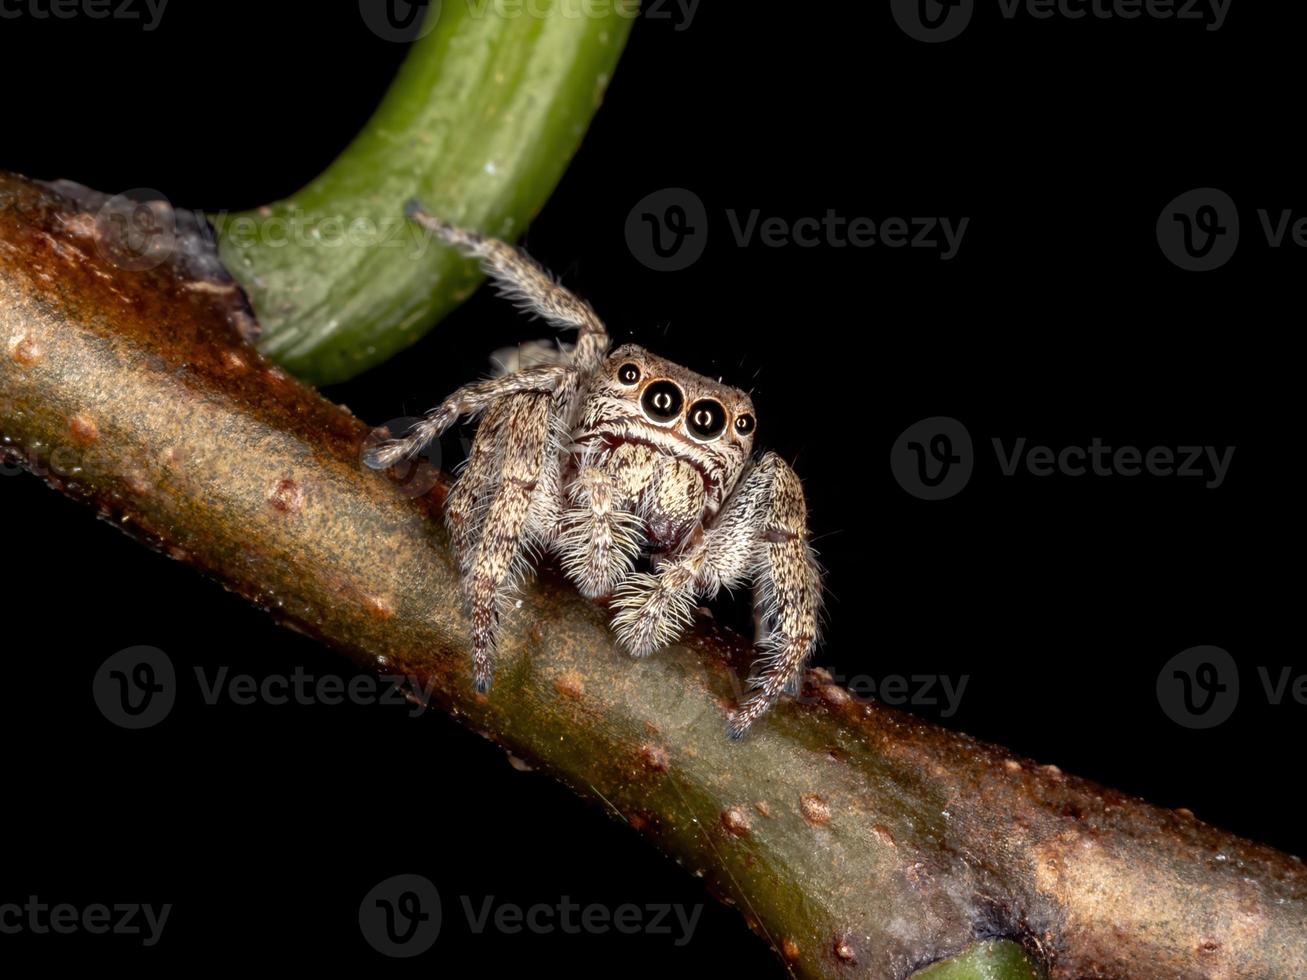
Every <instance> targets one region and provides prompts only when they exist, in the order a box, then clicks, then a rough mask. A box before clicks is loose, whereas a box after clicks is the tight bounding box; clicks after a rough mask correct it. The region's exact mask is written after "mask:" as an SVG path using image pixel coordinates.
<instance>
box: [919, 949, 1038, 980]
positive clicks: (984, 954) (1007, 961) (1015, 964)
mask: <svg viewBox="0 0 1307 980" xmlns="http://www.w3.org/2000/svg"><path fill="white" fill-rule="evenodd" d="M1043 976H1044V973H1043V971H1042V970H1040V969H1039V967H1038V966H1036V964H1035V962H1034V960H1032V959H1031V958H1030V957H1029V956H1027V955H1026V951H1025V950H1024V949H1022V948H1021V945H1020V944H1019V943H1015V942H1013V941H1012V940H1010V939H987V940H985V941H984V942H979V943H976V945H974V946H972V947H970V948H969V949H967V950H965V951H963V952H961V953H959V954H958V955H957V956H951V957H949V958H948V959H946V960H941V961H940V962H938V963H932V964H931V965H930V966H928V967H926V968H925V969H924V970H918V971H917V972H916V973H914V974H912V980H1042V978H1043Z"/></svg>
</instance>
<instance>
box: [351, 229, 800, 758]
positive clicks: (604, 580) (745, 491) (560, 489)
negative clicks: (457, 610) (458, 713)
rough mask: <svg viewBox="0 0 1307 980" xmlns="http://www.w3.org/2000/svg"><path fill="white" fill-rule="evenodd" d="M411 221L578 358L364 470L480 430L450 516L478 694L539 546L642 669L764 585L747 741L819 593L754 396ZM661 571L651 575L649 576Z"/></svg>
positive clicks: (528, 378) (538, 280) (491, 250)
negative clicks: (473, 260) (742, 592)
mask: <svg viewBox="0 0 1307 980" xmlns="http://www.w3.org/2000/svg"><path fill="white" fill-rule="evenodd" d="M409 213H410V216H412V217H413V218H414V219H415V220H417V221H418V222H420V223H421V224H422V225H424V226H425V227H426V228H428V229H430V230H431V231H433V232H435V233H436V234H438V235H439V236H440V237H441V238H443V239H444V240H445V241H447V242H449V243H450V244H452V245H454V246H456V247H458V248H459V249H461V250H462V251H464V252H466V253H468V254H470V255H474V256H476V257H478V258H479V259H480V260H481V261H482V263H483V265H484V266H485V268H486V271H487V272H488V273H489V274H490V275H491V276H492V277H493V278H494V279H496V280H497V281H498V283H499V285H500V287H501V289H502V290H503V291H504V292H505V293H506V294H508V295H509V296H511V297H513V298H514V299H516V300H518V301H519V302H520V303H521V304H522V305H523V306H524V307H525V308H526V309H528V310H530V311H532V312H535V313H538V314H539V315H541V316H543V317H544V318H545V319H547V320H549V321H550V322H552V323H553V324H554V325H555V326H558V327H562V328H573V329H576V330H577V331H578V333H577V339H576V344H575V347H574V348H572V349H570V350H568V349H563V348H552V349H550V348H545V347H543V346H541V345H534V346H533V347H531V348H530V352H531V354H532V356H531V357H530V358H527V357H522V358H520V359H519V360H520V361H521V363H520V364H519V365H517V366H516V369H514V370H510V371H507V372H506V373H505V374H503V375H502V376H500V377H496V378H493V379H491V380H489V381H484V382H481V383H479V384H473V385H468V386H466V387H464V388H461V389H459V390H458V391H456V392H455V393H454V394H453V395H451V396H450V397H449V398H448V399H446V400H445V401H444V402H443V403H442V404H441V405H440V406H438V407H437V408H435V409H433V410H432V411H431V412H430V413H428V415H427V416H426V417H425V418H424V419H423V420H422V421H421V422H419V423H418V424H417V425H416V426H414V428H413V431H412V432H411V433H409V434H408V435H407V436H405V437H404V438H402V439H395V440H391V441H388V442H386V443H383V444H382V445H381V446H379V447H377V449H375V450H373V451H372V453H371V454H370V455H369V457H368V462H369V465H372V466H375V467H378V468H384V467H386V466H390V465H392V464H394V463H396V462H398V461H399V460H400V459H403V458H405V457H409V456H412V455H413V454H415V453H416V452H418V451H419V450H420V449H421V448H422V447H423V446H424V445H426V444H427V443H429V442H430V441H431V440H432V439H435V438H436V437H438V436H439V435H440V434H441V433H442V432H443V431H445V429H447V428H448V427H449V426H450V425H452V424H453V423H454V422H455V421H456V420H457V419H458V418H459V417H460V416H463V415H470V416H477V417H479V419H480V425H479V427H478V429H477V434H476V439H475V441H474V443H473V445H472V453H471V456H470V458H469V460H468V463H467V466H466V468H465V469H464V470H463V472H462V474H461V475H460V476H459V479H458V482H457V483H456V484H455V486H454V489H453V490H452V491H451V492H450V495H449V500H448V503H447V504H446V520H447V522H448V524H449V528H450V533H451V535H452V539H453V544H454V548H455V550H456V551H457V553H458V556H459V561H460V564H461V568H462V574H463V584H464V590H465V593H466V598H467V602H468V606H469V613H470V618H471V621H472V643H473V669H474V672H475V675H476V683H477V687H478V689H480V690H482V691H485V690H487V689H488V688H489V686H490V672H491V660H492V655H493V653H494V648H495V638H496V633H497V630H498V620H499V611H500V607H501V605H502V603H503V601H504V599H505V597H506V596H507V595H508V594H509V592H510V591H511V589H512V587H513V586H514V585H515V584H516V582H517V580H518V579H519V578H520V575H521V572H522V571H524V570H525V564H526V555H527V554H528V553H529V551H530V550H531V549H532V547H533V546H534V547H535V548H538V549H543V550H548V551H552V552H555V553H556V554H558V555H559V557H560V559H561V561H562V564H563V568H564V570H565V571H566V573H567V575H568V576H569V577H570V578H571V579H572V580H573V581H574V582H575V583H576V584H577V586H578V588H580V590H581V591H582V592H583V593H584V594H585V595H587V596H591V597H599V596H611V597H612V605H613V608H614V610H615V613H614V617H613V627H614V629H615V631H616V632H617V636H618V638H619V640H620V641H621V642H622V644H623V645H624V646H625V647H626V648H627V649H628V650H630V652H631V653H633V654H635V655H637V656H643V655H644V654H647V653H651V652H652V651H654V650H657V649H658V648H659V647H662V646H665V645H666V644H668V643H670V642H672V641H674V640H675V639H676V638H677V636H678V635H679V634H680V632H681V630H682V629H684V628H685V626H687V625H688V624H689V622H690V620H691V618H692V615H693V611H694V609H695V607H696V605H697V597H698V596H712V595H714V594H715V593H716V592H717V591H718V589H720V588H721V587H722V586H730V585H733V584H735V583H738V582H741V581H746V580H748V581H752V582H753V584H754V588H755V593H756V606H757V609H758V613H759V626H760V634H761V635H760V637H759V644H760V646H761V647H762V650H763V664H762V669H761V670H760V671H759V673H758V676H757V677H756V678H755V679H754V680H753V682H752V684H753V687H754V688H755V690H754V693H753V694H752V696H751V697H750V698H749V699H748V700H747V701H746V702H745V703H744V704H743V705H742V706H741V707H740V708H739V710H737V711H735V712H734V713H733V715H732V717H731V733H732V734H733V735H736V736H739V735H742V734H743V733H744V731H745V730H746V729H747V728H748V727H749V725H751V724H752V723H753V722H754V721H755V720H756V719H757V718H758V717H759V716H760V715H761V714H762V713H763V712H764V711H766V710H767V708H768V706H769V705H770V704H771V703H772V702H773V701H774V700H776V698H777V697H779V696H780V694H781V692H782V691H785V690H787V689H791V688H792V687H793V686H794V684H795V683H796V682H797V679H798V676H799V672H800V671H801V669H802V667H803V664H804V662H805V661H806V660H807V657H808V655H809V654H810V653H811V651H812V649H813V646H814V645H815V644H816V639H817V625H818V619H819V616H820V607H821V578H820V573H819V571H818V568H817V564H816V562H815V560H814V558H813V554H812V549H811V547H810V546H809V544H808V531H807V515H806V508H805V506H804V500H803V490H802V488H801V486H800V485H799V480H798V477H796V476H795V475H794V472H793V471H792V470H791V469H790V468H789V466H787V465H786V464H785V463H784V462H783V461H782V460H781V458H780V457H779V456H776V455H775V454H773V453H766V454H764V455H763V456H761V457H760V458H758V459H752V458H751V451H752V448H753V432H754V427H755V421H754V413H753V404H752V403H751V402H750V400H749V397H748V395H746V394H745V393H744V392H742V391H739V390H737V389H735V388H731V387H729V386H727V385H724V384H721V383H720V382H715V381H712V380H711V379H709V378H705V377H703V376H701V375H698V374H695V373H693V372H692V371H688V370H686V369H685V368H683V367H681V366H679V365H677V364H673V363H671V362H669V361H666V360H664V359H663V358H660V357H656V356H655V355H653V354H650V353H649V352H648V351H646V350H644V349H642V348H640V347H637V346H635V345H634V344H628V345H625V346H623V347H619V348H617V349H616V350H613V351H611V352H609V351H608V334H607V331H606V330H605V329H604V326H603V323H602V322H600V320H599V318H598V317H597V316H596V315H595V313H594V311H593V310H592V309H591V308H590V306H589V304H587V303H586V302H585V301H583V300H581V299H579V298H577V297H576V296H573V295H572V294H571V293H569V292H568V291H567V290H565V289H563V288H562V287H561V286H559V285H558V284H557V283H556V282H554V280H553V279H552V278H551V277H550V276H549V274H548V273H547V272H545V271H544V270H543V269H542V268H540V266H538V265H537V264H536V263H535V262H533V261H532V260H531V259H530V258H528V257H527V256H526V255H525V254H524V253H522V252H520V251H518V250H517V249H515V248H513V247H512V246H510V245H507V244H505V243H503V242H500V241H496V240H494V239H489V238H482V237H481V236H479V235H476V234H474V233H472V232H469V231H464V230H463V229H460V228H456V227H453V226H452V225H448V224H446V223H445V222H443V221H441V220H440V219H438V218H436V217H434V216H433V215H431V214H428V213H426V212H425V211H422V210H421V209H420V208H419V207H417V206H416V205H413V206H411V207H410V212H409ZM644 554H649V555H650V556H651V567H652V572H638V571H636V565H637V562H638V561H639V560H640V558H641V556H642V555H644Z"/></svg>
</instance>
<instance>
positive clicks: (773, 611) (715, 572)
mask: <svg viewBox="0 0 1307 980" xmlns="http://www.w3.org/2000/svg"><path fill="white" fill-rule="evenodd" d="M807 534H808V532H807V517H806V508H805V506H804V500H803V489H802V487H801V486H800V485H799V478H798V477H797V476H796V475H795V474H794V471H793V470H791V469H790V468H789V466H787V465H786V463H785V462H784V460H782V459H781V458H780V457H779V456H777V455H775V454H774V453H767V454H766V455H764V456H763V457H762V458H761V459H759V460H758V461H757V462H756V463H753V464H752V465H751V466H750V467H749V469H747V470H746V471H745V473H744V474H743V476H742V477H741V479H740V482H739V483H738V484H737V485H736V488H735V490H734V491H732V493H731V495H730V497H729V498H727V500H726V503H725V505H724V506H723V507H722V509H721V511H720V512H719V513H718V515H717V517H716V519H715V520H714V521H713V522H712V525H711V526H710V527H709V528H708V529H707V530H706V531H704V532H703V534H702V536H701V537H700V539H699V540H698V541H697V542H696V543H693V544H692V545H691V546H690V547H688V548H686V549H685V550H684V552H683V553H682V554H681V555H679V556H678V557H676V558H675V559H673V560H672V561H670V562H667V563H666V564H664V565H663V566H662V567H661V568H660V569H659V570H658V573H657V574H655V575H633V576H631V577H630V578H629V579H627V580H626V582H624V583H623V584H622V586H621V587H620V588H619V589H618V590H617V594H616V596H615V600H614V606H615V608H616V609H617V614H616V615H615V616H614V617H613V628H614V630H615V631H616V632H617V636H618V639H619V640H620V641H621V643H622V645H623V646H625V647H626V648H627V649H628V650H629V651H630V652H631V653H633V654H635V655H637V656H642V655H644V654H647V653H650V652H652V651H654V650H657V649H658V648H659V647H662V646H665V645H666V644H668V643H671V642H672V641H673V640H675V639H676V637H677V636H679V635H680V633H681V631H682V630H683V629H684V628H685V627H686V626H688V625H689V623H690V621H691V617H692V615H693V611H694V602H695V597H696V595H704V596H712V595H715V594H716V593H717V591H718V590H719V589H720V588H721V587H722V586H730V585H732V584H734V583H736V582H739V581H741V580H743V579H746V578H752V579H754V581H755V586H756V590H757V592H758V596H759V605H760V606H761V608H762V612H763V617H762V618H763V623H764V627H765V631H766V634H767V635H766V636H765V637H764V638H763V640H762V647H763V650H764V656H763V670H762V673H761V674H760V676H759V677H758V678H757V680H756V681H755V682H754V685H753V686H754V687H755V688H756V691H755V693H754V694H753V695H752V696H751V697H750V698H749V700H748V701H747V702H746V703H745V704H744V705H743V706H742V707H741V708H740V710H739V711H738V712H736V714H735V715H733V716H732V719H731V735H732V737H735V738H738V737H739V736H741V735H743V734H744V732H745V731H746V730H747V729H748V727H749V726H750V725H751V724H753V722H754V721H756V720H757V719H758V717H760V716H761V715H762V714H763V712H765V711H766V710H767V708H768V707H769V706H770V705H771V703H772V702H773V701H774V700H775V699H776V698H777V697H779V695H780V694H781V692H782V691H784V690H785V689H786V688H787V687H789V686H790V685H791V684H793V682H794V680H795V679H796V678H797V677H798V675H799V671H800V670H801V669H802V667H803V664H804V661H806V659H807V657H808V655H809V654H810V653H811V651H812V648H813V646H814V645H815V643H816V637H817V622H818V619H819V617H820V613H821V573H820V571H819V570H818V568H817V563H816V561H815V559H814V558H813V555H812V550H811V548H810V547H809V546H808V540H807Z"/></svg>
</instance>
